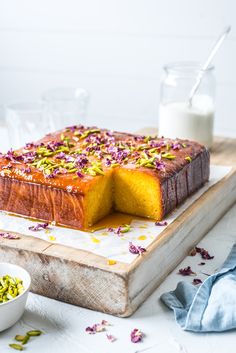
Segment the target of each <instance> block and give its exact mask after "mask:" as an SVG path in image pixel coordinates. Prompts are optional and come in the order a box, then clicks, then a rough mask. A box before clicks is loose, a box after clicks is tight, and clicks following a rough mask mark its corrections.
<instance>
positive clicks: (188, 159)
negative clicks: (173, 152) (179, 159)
mask: <svg viewBox="0 0 236 353" xmlns="http://www.w3.org/2000/svg"><path fill="white" fill-rule="evenodd" d="M184 159H185V160H186V161H188V162H191V161H192V158H191V157H190V156H187V157H185V158H184Z"/></svg>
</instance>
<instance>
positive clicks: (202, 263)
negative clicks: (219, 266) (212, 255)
mask: <svg viewBox="0 0 236 353" xmlns="http://www.w3.org/2000/svg"><path fill="white" fill-rule="evenodd" d="M198 265H199V266H204V265H206V263H205V262H200V264H198Z"/></svg>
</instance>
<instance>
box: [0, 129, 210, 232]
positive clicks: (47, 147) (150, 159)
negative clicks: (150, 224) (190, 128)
mask: <svg viewBox="0 0 236 353" xmlns="http://www.w3.org/2000/svg"><path fill="white" fill-rule="evenodd" d="M208 179H209V152H208V150H207V149H206V148H205V147H204V146H202V145H200V144H199V143H197V142H192V141H188V140H180V139H175V140H172V139H168V138H164V137H161V138H157V137H151V136H140V135H133V134H128V133H120V132H112V131H109V130H106V129H98V128H96V127H90V128H88V127H84V126H82V125H78V126H72V127H68V128H65V129H63V130H61V131H58V132H55V133H51V134H48V135H46V136H45V137H44V138H43V139H41V140H39V141H37V142H34V143H27V144H26V145H25V146H24V147H23V148H21V149H19V150H15V151H13V150H10V151H8V152H7V153H5V154H1V155H0V193H1V198H0V209H1V210H5V211H8V212H10V213H15V214H18V215H23V216H26V217H29V218H33V219H39V220H43V221H47V222H51V221H54V222H56V223H57V224H59V225H64V226H69V227H73V228H78V229H88V227H89V226H91V225H93V224H95V223H96V222H98V221H99V220H101V219H102V218H103V217H105V216H106V215H108V214H110V213H111V212H113V211H118V212H122V213H127V214H131V215H134V216H141V217H148V218H151V219H154V220H156V221H157V220H158V221H160V220H162V219H163V218H164V217H165V216H166V215H167V214H168V213H169V212H170V211H172V210H173V209H175V208H176V207H177V206H178V205H179V204H181V203H182V202H183V201H184V200H185V199H186V198H187V197H188V196H189V195H191V194H192V193H193V192H194V191H196V190H197V189H199V188H200V187H201V186H202V185H203V184H204V183H205V182H206V181H207V180H208Z"/></svg>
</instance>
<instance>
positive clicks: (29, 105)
mask: <svg viewBox="0 0 236 353" xmlns="http://www.w3.org/2000/svg"><path fill="white" fill-rule="evenodd" d="M5 120H6V126H7V130H8V136H9V145H10V147H11V148H13V149H17V148H20V147H23V146H24V145H25V143H27V142H34V141H37V140H39V139H40V138H42V137H43V136H44V135H45V134H47V133H48V132H49V125H48V122H47V119H46V117H45V116H44V108H43V104H42V103H41V102H19V103H13V104H9V105H7V106H6V107H5Z"/></svg>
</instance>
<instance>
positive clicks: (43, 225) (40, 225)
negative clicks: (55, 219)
mask: <svg viewBox="0 0 236 353" xmlns="http://www.w3.org/2000/svg"><path fill="white" fill-rule="evenodd" d="M42 229H48V223H38V224H37V225H36V226H30V227H29V230H33V231H34V232H38V231H40V230H42Z"/></svg>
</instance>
